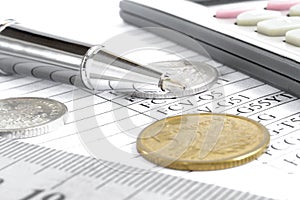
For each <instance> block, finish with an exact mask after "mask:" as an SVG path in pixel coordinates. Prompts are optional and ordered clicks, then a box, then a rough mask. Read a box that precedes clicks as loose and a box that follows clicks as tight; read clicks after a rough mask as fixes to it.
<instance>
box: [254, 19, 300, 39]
mask: <svg viewBox="0 0 300 200" xmlns="http://www.w3.org/2000/svg"><path fill="white" fill-rule="evenodd" d="M298 28H300V17H281V18H277V19H270V20H265V21H261V22H259V23H258V24H257V32H259V33H262V34H264V35H268V36H284V35H285V33H286V32H288V31H290V30H294V29H298Z"/></svg>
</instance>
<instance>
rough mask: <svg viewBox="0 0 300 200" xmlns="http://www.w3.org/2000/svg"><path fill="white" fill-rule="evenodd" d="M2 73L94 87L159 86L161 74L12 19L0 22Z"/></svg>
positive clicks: (98, 47)
mask: <svg viewBox="0 0 300 200" xmlns="http://www.w3.org/2000/svg"><path fill="white" fill-rule="evenodd" d="M0 72H2V73H5V74H19V75H27V76H33V77H37V78H43V79H48V80H52V81H56V82H62V83H66V84H72V85H76V86H81V87H86V88H88V89H93V90H106V89H119V90H122V91H123V90H124V91H130V90H134V87H133V83H142V84H149V85H157V87H161V86H160V82H161V77H162V74H161V73H160V72H157V71H154V70H151V69H149V68H143V67H141V66H140V65H138V64H137V63H134V62H131V61H129V60H126V59H123V58H120V57H118V56H115V55H114V54H112V53H110V52H107V51H105V50H104V48H103V46H101V45H96V46H92V45H89V44H85V43H81V42H77V41H73V40H69V39H66V38H61V37H58V36H53V35H49V34H45V33H42V32H39V31H35V30H32V29H29V28H26V27H24V26H22V25H20V24H18V23H16V22H15V21H13V20H3V21H0Z"/></svg>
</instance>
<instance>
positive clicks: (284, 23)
mask: <svg viewBox="0 0 300 200" xmlns="http://www.w3.org/2000/svg"><path fill="white" fill-rule="evenodd" d="M255 5H256V3H255V2H253V4H245V3H239V4H238V6H239V7H244V8H249V7H253V6H255ZM257 5H258V6H257V8H256V9H255V10H248V11H246V10H245V11H242V10H241V12H240V14H237V15H236V16H235V15H232V16H230V17H227V18H231V19H232V20H229V21H228V20H226V19H224V17H222V16H221V15H220V16H217V15H216V16H215V17H216V18H219V19H221V20H222V19H223V20H224V22H225V23H226V24H228V23H229V24H230V21H232V23H235V24H236V25H237V26H238V27H245V26H247V27H249V28H250V27H254V28H250V29H249V30H251V31H253V32H254V31H256V32H257V34H259V35H263V36H268V37H273V38H274V37H275V38H274V39H275V41H281V42H282V43H283V42H284V41H285V42H286V45H288V44H290V45H293V46H294V48H297V47H300V0H297V1H296V0H293V1H289V0H269V1H266V2H265V3H264V2H261V3H259V4H257ZM229 6H230V5H226V7H227V10H230V8H229ZM231 6H233V8H234V7H235V6H236V5H235V4H232V5H231ZM262 6H263V7H262ZM219 8H221V9H223V8H222V7H219ZM264 8H265V9H264ZM217 12H218V11H217ZM217 12H216V13H217ZM244 30H246V29H244ZM277 37H283V39H280V38H278V39H276V38H277Z"/></svg>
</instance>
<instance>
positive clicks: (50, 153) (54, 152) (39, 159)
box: [35, 149, 57, 164]
mask: <svg viewBox="0 0 300 200" xmlns="http://www.w3.org/2000/svg"><path fill="white" fill-rule="evenodd" d="M55 154H57V151H56V150H54V149H51V151H50V152H49V153H48V155H47V156H44V157H40V158H37V159H36V160H35V163H36V164H41V163H42V162H44V161H45V160H47V159H49V158H51V157H52V156H54V155H55Z"/></svg>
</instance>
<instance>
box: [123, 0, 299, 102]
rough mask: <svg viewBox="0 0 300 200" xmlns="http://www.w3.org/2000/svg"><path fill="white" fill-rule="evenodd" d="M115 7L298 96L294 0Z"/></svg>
mask: <svg viewBox="0 0 300 200" xmlns="http://www.w3.org/2000/svg"><path fill="white" fill-rule="evenodd" d="M120 8H121V11H120V15H121V17H122V18H123V19H124V21H126V22H129V23H131V24H134V25H136V26H139V27H149V26H151V27H165V28H170V29H173V30H176V31H179V32H181V33H184V34H186V35H188V36H190V37H192V38H194V39H195V40H197V41H198V42H199V43H200V44H201V45H202V46H203V47H204V48H205V50H206V51H207V52H208V53H209V54H210V56H211V57H212V58H213V59H214V60H216V61H218V62H220V63H222V64H224V65H227V66H230V67H232V68H235V69H237V70H239V71H242V72H245V73H247V74H249V75H251V76H252V77H255V78H258V79H260V80H262V81H263V82H266V83H269V84H271V85H274V86H276V87H277V88H280V89H283V90H285V91H287V92H289V93H291V94H294V95H295V96H297V97H300V1H299V0H298V1H295V0H290V1H286V0H269V1H245V0H244V1H235V0H233V1H229V0H212V1H209V0H193V1H185V0H172V1H153V0H123V1H121V3H120ZM164 37H168V35H165V36H164ZM168 39H171V40H176V38H168ZM182 45H185V44H182ZM190 48H193V47H190ZM192 50H195V51H197V49H192Z"/></svg>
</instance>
